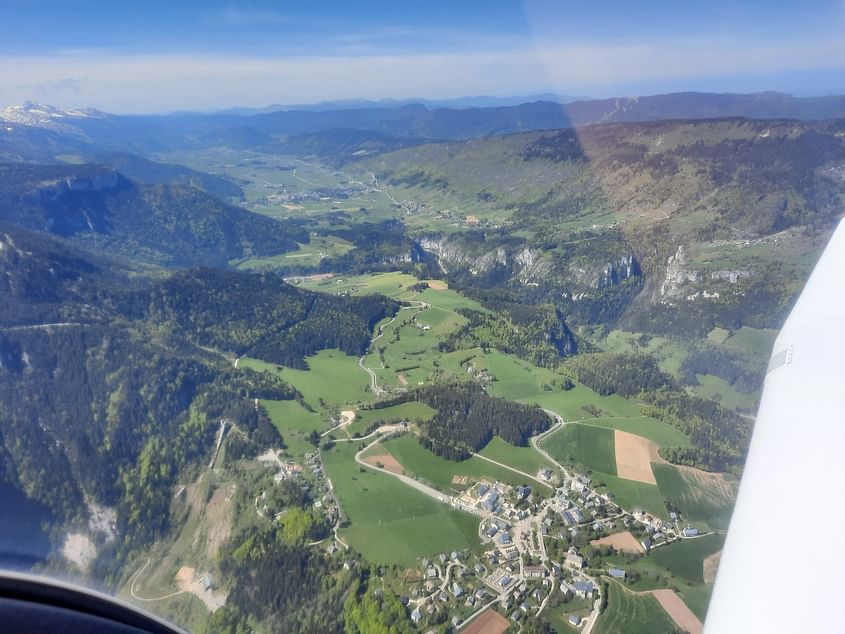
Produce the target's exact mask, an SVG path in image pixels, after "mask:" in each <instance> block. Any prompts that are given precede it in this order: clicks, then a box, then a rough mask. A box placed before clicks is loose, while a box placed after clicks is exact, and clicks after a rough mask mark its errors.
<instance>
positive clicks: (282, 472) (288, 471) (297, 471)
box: [273, 459, 302, 482]
mask: <svg viewBox="0 0 845 634" xmlns="http://www.w3.org/2000/svg"><path fill="white" fill-rule="evenodd" d="M300 476H302V465H300V464H298V463H296V462H294V461H293V460H290V459H288V460H285V461H284V462H283V463H282V464H281V465H279V471H278V472H277V473H276V475H275V476H273V479H274V480H275V481H276V482H281V481H282V480H296V479H298V478H299V477H300Z"/></svg>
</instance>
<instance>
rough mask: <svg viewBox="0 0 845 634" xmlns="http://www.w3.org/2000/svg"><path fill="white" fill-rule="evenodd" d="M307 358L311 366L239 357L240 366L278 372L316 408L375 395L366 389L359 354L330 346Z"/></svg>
mask: <svg viewBox="0 0 845 634" xmlns="http://www.w3.org/2000/svg"><path fill="white" fill-rule="evenodd" d="M305 361H306V363H307V364H308V368H309V369H308V370H296V369H293V368H287V367H282V366H276V365H273V364H271V363H266V362H264V361H259V360H257V359H249V358H242V359H240V360H239V362H238V367H248V368H252V369H254V370H257V371H259V372H260V371H262V370H269V371H270V372H275V373H277V374H278V375H279V376H281V377H282V379H283V380H284V381H286V382H288V383H290V384H291V385H293V386H294V387H295V388H296V389H297V390H299V392H300V393H301V394H302V396H303V397H304V398H305V402H306V403H308V404H309V405H310V406H311V407H313V408H314V409H315V410H324V411H325V410H329V409H332V408H338V407H340V406H342V405H349V404H355V403H360V402H365V401H370V400H372V399H373V394H372V392H370V391H368V390H367V387H368V386H369V384H370V380H369V377H368V376H367V374H366V372H364V371H363V370H362V369H361V368H359V367H358V359H357V358H355V357H352V356H349V355H347V354H344V353H343V352H341V351H340V350H337V349H330V350H321V351H320V352H318V353H317V354H314V355H311V356H310V357H306V358H305Z"/></svg>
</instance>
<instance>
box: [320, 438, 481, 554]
mask: <svg viewBox="0 0 845 634" xmlns="http://www.w3.org/2000/svg"><path fill="white" fill-rule="evenodd" d="M356 451H358V443H355V442H347V443H337V444H336V445H335V446H334V447H333V448H332V449H330V450H328V451H323V464H324V465H325V468H326V472H327V473H328V475H329V477H330V478H331V480H332V483H333V485H334V492H335V494H336V495H337V497H338V499H339V500H340V505H341V508H342V509H343V513H344V514H345V515H346V516H347V517H348V518H349V521H350V526H349V527H348V528H345V529H343V530H342V531H341V536H342V537H343V538H344V539H345V540H347V541H348V542H349V544H350V546H352V547H353V548H355V549H356V550H358V551H359V552H361V553H362V554H363V555H364V556H365V557H367V558H368V559H369V560H370V561H373V562H376V563H384V564H396V565H399V566H405V567H413V566H416V565H418V561H417V559H418V558H421V557H426V556H431V555H434V554H436V553H440V552H446V551H452V550H462V549H465V548H477V547H478V546H479V540H478V519H477V518H475V517H474V516H472V515H469V514H467V513H463V512H460V511H454V510H451V509H450V508H449V507H448V506H446V505H445V504H443V503H441V502H438V501H436V500H433V499H432V498H430V497H428V496H426V495H425V494H423V493H420V492H418V491H416V490H414V489H413V488H411V487H409V486H407V485H406V484H403V483H402V482H400V481H399V480H397V479H395V478H394V477H393V476H391V475H389V474H386V473H378V472H376V471H373V470H371V469H365V468H364V467H360V466H359V465H358V464H356V463H355V460H354V455H355V452H356Z"/></svg>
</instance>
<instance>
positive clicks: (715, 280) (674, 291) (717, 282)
mask: <svg viewBox="0 0 845 634" xmlns="http://www.w3.org/2000/svg"><path fill="white" fill-rule="evenodd" d="M752 275H753V272H752V271H751V270H749V269H745V268H743V269H724V270H718V271H702V270H699V269H696V268H695V267H693V266H692V265H691V264H690V263H689V261H688V257H687V253H686V250H685V249H684V246H683V245H680V246H679V247H678V250H677V251H676V252H675V255H673V256H671V257H669V259H668V260H667V261H666V271H665V275H664V278H663V281H662V282H661V284H660V287H659V288H658V290H657V292H656V293H655V296H654V297H653V300H654V301H658V302H661V303H663V304H674V303H676V302H681V301H689V302H693V301H697V300H699V299H705V300H706V299H719V298H720V297H722V295H723V294H724V293H725V290H726V289H729V290H730V291H731V292H732V293H734V294H736V293H739V294H741V293H742V290H741V289H740V288H731V287H732V286H733V285H736V284H737V283H738V282H739V281H740V280H742V279H744V278H748V277H751V276H752Z"/></svg>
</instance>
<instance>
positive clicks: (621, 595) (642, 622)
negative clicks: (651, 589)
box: [594, 581, 676, 634]
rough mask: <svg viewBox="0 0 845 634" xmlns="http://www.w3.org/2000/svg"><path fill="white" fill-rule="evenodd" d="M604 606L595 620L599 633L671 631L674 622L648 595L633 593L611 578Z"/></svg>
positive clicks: (669, 632)
mask: <svg viewBox="0 0 845 634" xmlns="http://www.w3.org/2000/svg"><path fill="white" fill-rule="evenodd" d="M608 591H609V594H608V602H607V608H606V609H605V611H604V612H603V613H602V615H601V616H600V617H599V619H598V621H597V622H596V627H595V630H594V631H596V632H597V633H598V634H619V633H621V632H624V633H625V634H672V633H673V632H675V631H676V628H675V623H674V621H672V619H671V618H670V617H669V615H668V614H666V611H665V610H664V609H663V608H662V607H660V604H659V603H658V602H657V599H655V598H654V597H653V596H651V595H650V594H633V593H631V592H628V591H627V590H625V588H624V587H623V586H622V585H621V584H619V583H617V582H615V581H611V582H610V583H609V584H608Z"/></svg>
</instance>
